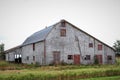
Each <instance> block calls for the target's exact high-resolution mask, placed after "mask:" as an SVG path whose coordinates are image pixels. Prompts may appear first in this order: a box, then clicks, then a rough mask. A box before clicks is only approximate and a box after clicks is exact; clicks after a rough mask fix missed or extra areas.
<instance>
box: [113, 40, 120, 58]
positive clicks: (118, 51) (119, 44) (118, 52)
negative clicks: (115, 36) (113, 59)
mask: <svg viewBox="0 0 120 80" xmlns="http://www.w3.org/2000/svg"><path fill="white" fill-rule="evenodd" d="M113 48H114V49H115V51H116V55H119V56H120V40H117V41H116V42H115V43H114V45H113Z"/></svg>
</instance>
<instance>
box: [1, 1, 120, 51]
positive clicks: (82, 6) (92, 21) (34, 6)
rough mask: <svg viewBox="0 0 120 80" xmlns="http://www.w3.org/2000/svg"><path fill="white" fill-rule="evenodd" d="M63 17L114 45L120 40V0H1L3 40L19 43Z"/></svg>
mask: <svg viewBox="0 0 120 80" xmlns="http://www.w3.org/2000/svg"><path fill="white" fill-rule="evenodd" d="M61 19H65V20H67V21H69V22H70V23H72V24H74V25H76V26H77V27H79V28H80V29H82V30H84V31H86V32H87V33H89V34H91V35H92V36H94V37H96V38H98V39H99V40H101V41H102V42H104V43H106V44H108V45H110V46H112V45H113V43H114V42H115V41H116V40H118V39H119V40H120V0H0V43H4V44H5V49H9V48H12V47H15V46H17V45H20V44H22V43H23V42H24V40H25V39H26V38H27V37H28V36H30V35H31V34H33V33H34V32H36V31H39V30H41V29H43V28H45V27H46V26H50V25H52V24H54V23H56V22H58V21H60V20H61Z"/></svg>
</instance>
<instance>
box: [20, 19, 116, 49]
mask: <svg viewBox="0 0 120 80" xmlns="http://www.w3.org/2000/svg"><path fill="white" fill-rule="evenodd" d="M63 21H65V22H66V23H68V24H70V25H72V26H73V27H74V28H76V29H78V30H80V31H81V32H83V33H85V34H87V35H88V36H90V37H92V38H94V39H95V40H97V41H99V42H100V43H102V44H104V45H106V46H107V47H109V48H111V49H113V48H112V47H110V46H109V45H107V44H106V43H104V42H102V41H100V40H99V39H97V38H95V37H94V36H92V35H90V34H89V33H87V32H85V31H83V30H82V29H80V28H78V27H76V26H75V25H73V24H71V23H70V22H68V21H67V20H65V19H61V20H60V21H59V22H57V23H55V24H53V25H52V26H49V27H46V28H44V29H42V30H40V31H37V32H35V33H33V34H32V35H31V36H29V37H28V38H27V39H26V40H25V41H24V42H23V44H22V46H25V45H28V44H32V43H36V42H40V41H43V40H45V39H46V37H47V35H48V34H49V33H50V32H51V30H52V29H53V27H54V26H55V25H56V24H58V23H60V22H63ZM113 50H114V49H113Z"/></svg>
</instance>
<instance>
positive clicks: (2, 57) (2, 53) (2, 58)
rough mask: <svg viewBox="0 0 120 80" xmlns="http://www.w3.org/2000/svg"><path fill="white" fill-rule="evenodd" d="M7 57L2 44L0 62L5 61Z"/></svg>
mask: <svg viewBox="0 0 120 80" xmlns="http://www.w3.org/2000/svg"><path fill="white" fill-rule="evenodd" d="M4 59H5V55H4V44H3V43H2V44H0V60H4Z"/></svg>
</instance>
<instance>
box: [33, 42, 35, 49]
mask: <svg viewBox="0 0 120 80" xmlns="http://www.w3.org/2000/svg"><path fill="white" fill-rule="evenodd" d="M34 50H35V43H33V51H34Z"/></svg>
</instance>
